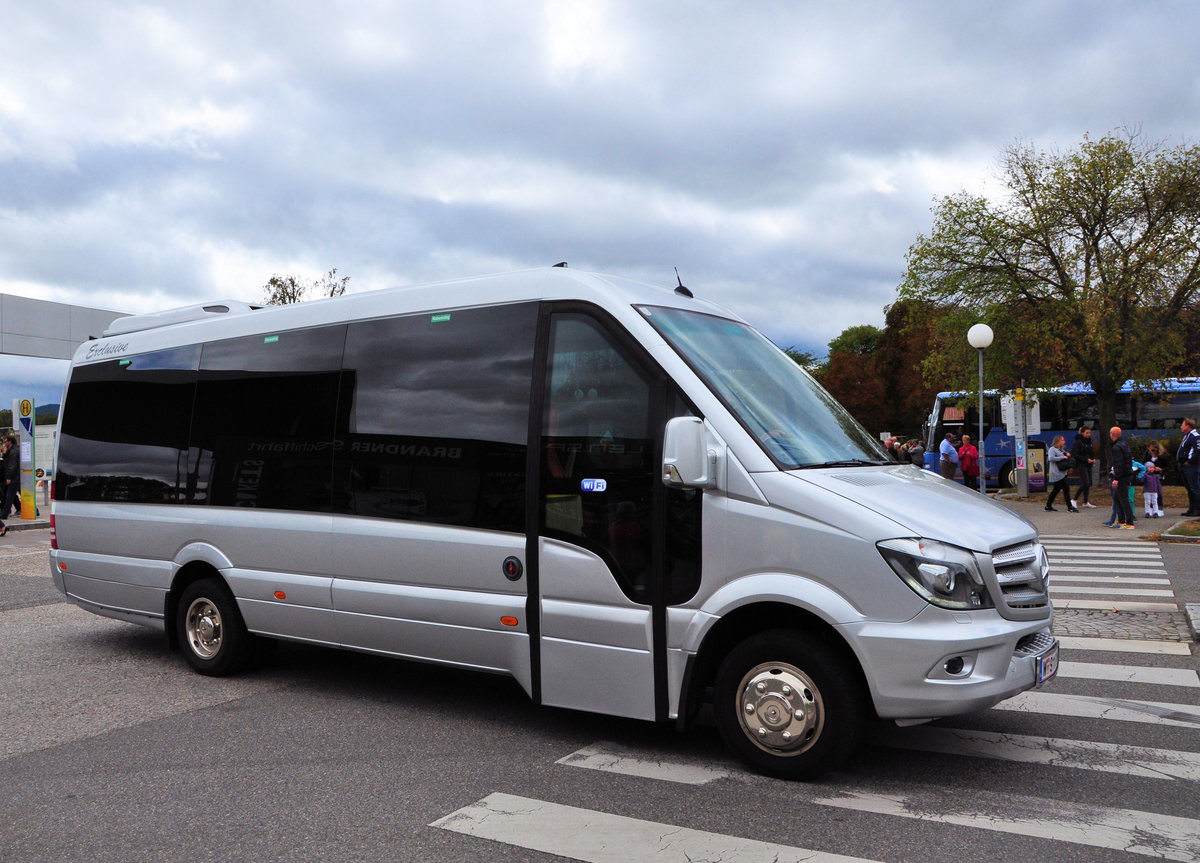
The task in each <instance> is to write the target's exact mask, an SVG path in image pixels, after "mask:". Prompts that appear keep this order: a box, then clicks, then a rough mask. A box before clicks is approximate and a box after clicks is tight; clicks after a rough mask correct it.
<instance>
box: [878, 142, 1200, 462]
mask: <svg viewBox="0 0 1200 863" xmlns="http://www.w3.org/2000/svg"><path fill="white" fill-rule="evenodd" d="M999 180H1000V181H1001V183H1002V184H1003V187H1004V195H1003V197H1000V198H989V197H985V196H983V195H974V194H970V193H968V192H966V191H963V192H960V193H958V194H955V195H951V196H949V197H947V198H944V199H942V200H941V201H940V202H939V203H938V204H937V205H936V206H935V208H934V225H933V229H932V231H931V232H930V234H929V235H928V236H920V237H918V238H917V241H916V242H915V243H914V244H913V246H912V247H911V248H910V249H909V252H908V259H907V262H908V268H907V273H906V275H905V278H904V282H903V284H902V285H901V288H900V298H901V299H902V300H920V301H924V302H929V303H933V304H936V305H937V306H939V307H941V308H943V309H945V310H946V313H945V314H944V315H942V316H941V317H940V318H939V320H938V321H937V326H936V328H935V334H934V337H933V339H932V340H931V352H930V355H929V357H928V358H927V359H926V361H925V362H924V363H923V364H922V371H923V372H924V374H925V378H926V380H927V381H930V382H932V383H934V384H935V385H938V386H939V388H946V389H954V388H961V389H963V390H968V391H969V390H972V389H973V388H974V386H975V384H974V382H973V381H972V380H971V378H972V376H973V374H974V371H975V368H976V366H975V352H974V350H973V349H972V348H970V347H969V346H968V345H967V341H966V332H967V329H968V328H969V326H970V325H971V324H973V323H977V322H980V321H982V322H985V323H988V324H989V325H991V327H992V329H993V330H994V331H995V332H996V341H995V343H993V345H992V347H991V348H989V349H988V354H987V368H988V370H989V378H990V379H991V380H993V381H1000V382H1003V383H1005V384H1008V385H1011V384H1012V383H1013V382H1015V381H1016V380H1017V379H1019V378H1025V379H1026V381H1027V382H1028V383H1030V384H1045V385H1050V384H1054V383H1060V382H1061V381H1062V380H1064V379H1079V380H1086V381H1089V382H1090V383H1091V385H1092V387H1093V389H1094V390H1095V392H1096V396H1097V401H1098V403H1099V409H1100V417H1099V419H1100V426H1101V428H1102V429H1107V428H1108V427H1109V426H1111V425H1115V423H1116V398H1117V391H1118V389H1119V388H1120V387H1121V386H1122V385H1123V384H1124V382H1125V381H1126V380H1135V381H1139V382H1143V383H1146V384H1148V383H1149V382H1150V381H1151V380H1153V379H1155V378H1161V377H1166V376H1170V375H1171V374H1173V373H1174V374H1178V373H1191V374H1195V373H1196V372H1197V371H1198V370H1197V369H1195V368H1191V369H1188V368H1184V367H1183V364H1184V363H1185V362H1186V359H1185V357H1186V356H1187V343H1186V339H1187V338H1188V336H1189V334H1188V333H1187V332H1186V323H1185V322H1186V320H1189V319H1192V320H1194V319H1195V312H1196V307H1197V298H1198V290H1197V289H1198V288H1200V148H1198V147H1195V146H1186V145H1179V146H1176V147H1166V146H1164V145H1163V144H1161V143H1151V142H1147V141H1145V140H1143V138H1142V136H1141V134H1140V132H1138V131H1131V130H1124V131H1120V132H1114V133H1112V134H1109V135H1106V136H1105V137H1103V138H1101V139H1099V140H1095V141H1093V140H1091V139H1090V138H1088V137H1085V138H1084V140H1083V143H1082V144H1081V145H1080V146H1079V147H1078V148H1077V149H1074V150H1071V151H1068V152H1058V151H1050V152H1044V151H1041V150H1038V149H1035V148H1034V147H1033V146H1032V145H1027V144H1014V145H1013V146H1011V147H1009V148H1008V149H1007V150H1006V151H1005V152H1004V154H1003V156H1002V159H1001V163H1000V174H999ZM1101 439H1102V440H1104V441H1105V442H1107V439H1108V436H1107V435H1106V434H1105V435H1102V436H1101Z"/></svg>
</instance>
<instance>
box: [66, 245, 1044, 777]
mask: <svg viewBox="0 0 1200 863" xmlns="http://www.w3.org/2000/svg"><path fill="white" fill-rule="evenodd" d="M56 463H57V467H58V471H57V475H56V485H55V490H54V509H53V516H52V520H53V521H52V524H53V528H54V542H53V544H52V545H53V550H52V551H51V553H50V560H51V567H52V570H53V574H54V580H55V583H56V584H57V586H58V588H59V589H60V590H62V591H63V593H65V594H66V595H67V596H68V597H69V598H70V599H71V600H73V601H74V602H76V603H78V604H79V605H80V606H82V607H83V608H86V609H88V610H90V611H93V612H96V613H97V614H102V615H106V616H109V617H114V618H118V619H120V620H126V621H130V622H133V623H138V624H143V625H146V626H150V627H154V628H156V629H159V630H163V631H164V632H165V633H166V634H167V636H168V638H169V640H170V643H171V644H172V645H178V646H179V647H180V648H181V649H182V651H183V654H184V656H185V657H186V659H187V661H188V662H189V663H190V664H191V666H192V667H193V668H194V669H195V670H197V671H199V672H201V673H203V674H214V675H220V674H228V673H231V672H233V671H235V670H237V669H238V668H240V667H242V666H244V665H245V664H246V663H247V662H248V661H250V660H251V659H252V658H253V655H254V648H255V645H256V643H257V642H259V641H260V640H262V639H291V640H296V641H305V642H312V643H316V644H324V645H330V646H337V647H345V648H350V649H354V650H361V651H368V652H371V653H377V654H385V655H388V656H396V657H404V658H407V659H417V660H423V661H428V662H436V663H444V664H448V665H455V666H461V667H467V668H474V669H479V670H481V671H491V672H498V673H502V674H508V675H512V676H513V677H514V678H515V679H516V680H517V681H519V683H520V685H521V686H522V687H523V688H524V689H525V691H526V692H528V693H529V695H530V697H531V698H532V699H533V700H534V701H535V702H537V703H539V704H548V705H555V706H560V707H572V708H578V709H581V710H588V711H595V712H598V713H606V714H612V715H617V716H626V717H636V718H640V719H647V720H654V721H660V722H664V721H670V720H674V721H676V722H677V723H678V724H679V725H680V726H681V727H686V726H687V725H688V724H689V723H690V722H692V721H693V720H694V719H695V718H696V716H697V714H698V713H699V712H700V710H701V708H702V707H703V706H704V705H705V704H706V703H710V704H711V705H712V708H713V714H714V716H715V720H716V722H717V723H718V724H719V726H720V729H721V732H722V734H723V736H724V738H725V740H726V741H727V743H728V744H729V746H730V747H731V748H732V749H733V750H734V751H735V752H736V753H737V754H738V755H739V756H740V757H742V758H743V759H744V760H745V761H747V762H748V763H749V764H751V765H752V766H753V767H754V768H756V769H757V770H760V771H762V772H765V773H769V774H773V775H779V776H786V777H798V778H803V777H811V776H815V775H817V774H818V773H820V772H821V771H823V770H825V769H828V768H829V767H831V766H833V765H835V764H837V763H838V762H839V761H840V760H841V759H843V758H844V757H845V756H846V755H847V754H848V753H849V752H850V750H851V749H852V747H853V746H854V744H855V741H856V739H857V738H858V736H859V732H860V729H861V728H862V724H863V722H864V721H865V720H868V719H870V718H872V717H878V718H882V719H888V720H895V721H897V722H900V723H902V724H911V723H917V722H923V721H927V720H929V719H931V718H934V717H940V716H946V715H949V714H956V713H964V712H968V711H974V710H980V709H982V708H986V707H989V706H990V705H993V704H995V703H996V702H998V701H1000V700H1002V699H1004V698H1008V697H1009V696H1012V695H1014V694H1015V693H1018V692H1021V691H1022V690H1025V689H1029V688H1030V687H1033V686H1037V685H1040V684H1042V683H1045V682H1046V681H1047V680H1048V679H1050V678H1051V677H1052V676H1053V675H1054V673H1055V669H1056V666H1057V656H1058V644H1057V642H1056V641H1055V639H1054V638H1052V637H1051V635H1050V619H1051V606H1050V601H1049V598H1048V596H1047V581H1048V572H1049V567H1048V564H1047V560H1046V555H1045V552H1044V551H1043V549H1042V546H1041V545H1040V544H1039V542H1038V539H1037V532H1036V530H1035V529H1034V527H1033V526H1032V525H1031V524H1030V523H1029V522H1028V521H1026V520H1024V519H1022V518H1020V517H1018V516H1016V515H1014V514H1012V513H1011V512H1010V511H1009V510H1007V509H1005V508H1004V507H1002V506H1000V505H998V504H996V503H994V502H993V501H991V500H989V499H987V498H986V497H984V496H982V495H980V494H978V493H977V492H974V491H971V490H968V489H965V488H964V487H963V486H961V485H957V484H955V483H952V482H947V481H945V480H943V479H942V478H941V477H939V476H936V475H934V474H931V473H929V472H928V471H921V470H919V469H917V468H916V467H913V466H909V465H903V466H902V465H897V464H894V463H890V462H889V461H888V459H887V457H886V455H885V453H884V451H883V450H882V448H881V447H880V445H879V443H878V441H876V440H874V439H873V438H872V437H871V435H870V434H868V433H867V432H866V431H864V430H863V428H862V427H861V426H859V425H858V424H857V423H856V422H855V421H854V420H853V419H852V418H851V417H850V416H849V414H847V413H846V411H845V410H844V409H842V407H841V406H840V405H838V404H837V403H836V402H835V401H834V400H833V399H832V398H831V397H830V396H829V395H828V394H827V393H826V392H825V391H824V390H822V389H821V387H820V386H818V385H817V384H816V383H815V382H814V381H813V380H812V379H811V378H810V377H809V376H808V375H807V374H805V373H804V372H803V371H802V370H801V369H800V368H799V367H798V366H797V365H796V364H795V363H794V362H793V361H792V360H790V359H789V358H788V357H787V356H786V355H784V354H783V353H782V352H781V351H779V350H778V349H777V348H776V347H774V346H773V345H772V344H771V343H770V342H769V341H768V340H767V339H766V338H764V337H763V336H762V335H760V334H759V333H758V332H756V331H755V330H754V329H753V328H751V327H750V326H749V325H748V324H746V323H745V322H744V321H742V320H739V319H738V318H736V317H735V316H733V315H731V314H729V313H728V312H726V311H724V310H722V309H720V308H719V307H717V306H715V305H712V304H710V303H708V302H704V301H702V300H699V299H695V298H693V296H692V294H691V293H690V292H689V291H688V290H687V289H686V288H683V287H682V286H681V287H680V288H677V289H675V290H674V291H672V290H670V289H661V288H655V287H651V286H649V285H644V284H640V283H637V282H633V281H629V280H627V279H623V278H614V277H610V276H602V275H594V274H586V273H579V272H576V271H573V270H567V269H564V268H561V267H559V268H546V269H540V270H533V271H526V272H518V273H513V274H507V275H499V276H488V277H483V278H475V279H465V280H462V281H454V282H447V283H442V284H436V285H430V286H427V287H417V288H408V289H396V290H386V291H379V292H374V293H367V294H357V295H351V296H345V297H341V298H338V299H331V300H321V301H315V302H309V303H302V304H298V305H291V306H283V307H272V308H253V307H250V306H245V305H240V306H239V305H238V304H236V303H213V304H210V305H207V306H197V307H193V308H191V309H184V310H178V311H175V312H170V313H163V314H161V315H154V316H145V317H133V318H123V319H120V320H117V321H115V322H114V323H113V325H112V327H111V328H110V329H109V330H108V331H107V332H106V333H105V336H104V337H103V338H101V339H98V340H94V341H90V342H88V343H86V344H85V345H83V346H82V347H81V348H80V349H79V350H78V352H77V353H76V355H75V359H74V363H73V365H72V368H71V376H70V381H69V384H68V389H67V394H66V398H65V402H64V406H63V413H62V419H61V426H60V433H59V443H58V453H57V462H56Z"/></svg>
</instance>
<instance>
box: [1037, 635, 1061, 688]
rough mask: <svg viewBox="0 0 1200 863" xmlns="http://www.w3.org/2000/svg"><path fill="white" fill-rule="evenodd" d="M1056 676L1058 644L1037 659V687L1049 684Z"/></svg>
mask: <svg viewBox="0 0 1200 863" xmlns="http://www.w3.org/2000/svg"><path fill="white" fill-rule="evenodd" d="M1056 674H1058V642H1057V641H1056V642H1054V646H1053V647H1051V648H1050V649H1049V650H1047V651H1046V652H1045V653H1043V654H1042V655H1041V656H1039V657H1038V658H1037V685H1038V686H1042V685H1043V684H1046V683H1049V682H1050V681H1051V680H1053V679H1054V675H1056Z"/></svg>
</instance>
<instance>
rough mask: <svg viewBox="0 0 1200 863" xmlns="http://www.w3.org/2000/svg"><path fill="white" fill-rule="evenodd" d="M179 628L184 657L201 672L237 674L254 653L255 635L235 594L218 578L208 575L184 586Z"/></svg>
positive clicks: (177, 622)
mask: <svg viewBox="0 0 1200 863" xmlns="http://www.w3.org/2000/svg"><path fill="white" fill-rule="evenodd" d="M175 631H176V633H177V634H178V636H179V645H180V647H181V648H182V649H183V656H184V659H186V660H187V663H188V665H190V666H191V667H192V668H193V669H194V670H196V671H198V672H200V673H201V674H207V675H209V676H211V677H224V676H225V675H227V674H233V673H234V672H236V671H240V670H241V669H242V668H244V667H246V665H247V664H248V663H249V662H250V659H251V657H252V656H253V655H254V637H253V636H252V635H250V633H249V632H247V631H246V624H245V622H244V621H243V620H242V615H241V613H240V612H239V611H238V607H237V602H236V601H235V600H234V598H233V594H232V593H230V592H229V588H228V587H226V586H225V583H224V582H223V581H221V580H220V579H217V578H204V579H201V580H200V581H196V582H193V583H192V584H190V585H188V586H187V587H186V588H185V589H184V591H183V594H182V595H181V596H180V597H179V607H178V609H176V614H175Z"/></svg>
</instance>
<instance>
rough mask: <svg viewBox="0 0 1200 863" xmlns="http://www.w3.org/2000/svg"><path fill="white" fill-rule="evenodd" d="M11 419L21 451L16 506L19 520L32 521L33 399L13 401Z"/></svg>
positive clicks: (33, 506)
mask: <svg viewBox="0 0 1200 863" xmlns="http://www.w3.org/2000/svg"><path fill="white" fill-rule="evenodd" d="M13 417H14V422H13V427H14V429H15V431H16V433H17V442H18V444H19V445H20V449H21V496H20V498H19V499H18V501H19V502H18V503H17V505H19V506H20V507H21V518H22V519H24V520H28V521H32V520H33V518H34V516H35V515H36V514H37V504H36V502H35V500H34V494H33V492H34V489H35V488H36V486H37V483H36V482H35V480H34V478H33V472H34V469H35V468H36V465H37V463H36V461H35V460H34V452H33V445H34V439H35V437H36V435H35V431H36V429H37V422H36V420H35V419H34V414H33V399H13Z"/></svg>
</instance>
